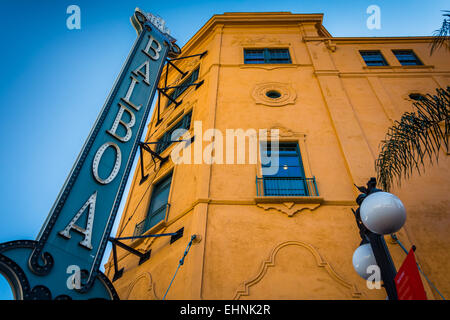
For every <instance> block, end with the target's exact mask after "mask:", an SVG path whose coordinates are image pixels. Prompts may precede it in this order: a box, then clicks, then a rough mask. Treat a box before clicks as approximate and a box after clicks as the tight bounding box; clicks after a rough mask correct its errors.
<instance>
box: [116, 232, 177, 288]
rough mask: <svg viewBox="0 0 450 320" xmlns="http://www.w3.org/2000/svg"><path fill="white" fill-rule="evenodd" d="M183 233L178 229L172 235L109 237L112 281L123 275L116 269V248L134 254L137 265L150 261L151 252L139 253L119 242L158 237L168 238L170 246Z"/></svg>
mask: <svg viewBox="0 0 450 320" xmlns="http://www.w3.org/2000/svg"><path fill="white" fill-rule="evenodd" d="M183 233H184V227H183V228H181V229H179V230H178V231H176V232H172V233H161V234H148V235H144V236H132V237H121V238H113V237H109V241H110V242H111V243H112V252H113V262H114V276H113V281H116V280H117V279H119V278H120V277H122V275H123V269H124V268H121V269H119V268H118V261H117V248H116V247H117V246H119V247H121V248H122V249H124V250H126V251H128V252H129V253H131V254H134V255H135V256H138V257H139V265H141V264H142V263H144V262H145V261H147V260H148V259H150V255H151V252H152V250H148V251H147V252H144V253H143V252H140V251H138V250H136V249H134V248H132V247H130V246H128V245H126V244H124V243H123V242H120V241H119V240H132V239H143V238H158V237H168V236H169V237H170V244H172V243H174V242H175V241H177V240H178V239H180V238H181V237H182V236H183Z"/></svg>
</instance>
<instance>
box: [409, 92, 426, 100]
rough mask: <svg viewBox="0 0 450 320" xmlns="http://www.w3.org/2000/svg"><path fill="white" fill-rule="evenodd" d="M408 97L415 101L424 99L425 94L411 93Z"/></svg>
mask: <svg viewBox="0 0 450 320" xmlns="http://www.w3.org/2000/svg"><path fill="white" fill-rule="evenodd" d="M409 98H410V99H412V100H416V101H423V100H426V98H425V96H424V95H423V94H420V93H411V94H410V95H409Z"/></svg>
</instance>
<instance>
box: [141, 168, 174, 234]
mask: <svg viewBox="0 0 450 320" xmlns="http://www.w3.org/2000/svg"><path fill="white" fill-rule="evenodd" d="M171 182H172V174H170V175H168V176H167V177H165V178H164V179H162V180H161V181H159V182H158V183H157V184H155V186H154V188H153V192H152V197H151V199H150V206H149V208H148V213H147V218H146V219H145V222H144V229H143V232H142V233H144V232H145V231H147V230H149V229H151V228H152V227H154V226H155V225H156V224H158V223H159V222H160V221H162V220H164V218H165V217H166V209H167V205H168V200H169V191H170V184H171Z"/></svg>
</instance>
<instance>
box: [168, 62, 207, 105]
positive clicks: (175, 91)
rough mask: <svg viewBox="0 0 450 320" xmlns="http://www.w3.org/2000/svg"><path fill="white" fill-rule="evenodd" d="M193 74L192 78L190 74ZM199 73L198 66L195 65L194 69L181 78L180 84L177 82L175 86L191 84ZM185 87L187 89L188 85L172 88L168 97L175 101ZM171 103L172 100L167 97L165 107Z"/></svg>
mask: <svg viewBox="0 0 450 320" xmlns="http://www.w3.org/2000/svg"><path fill="white" fill-rule="evenodd" d="M194 74H195V77H194V78H195V79H193V80H192V76H193V75H194ZM199 75H200V66H197V67H195V68H194V70H193V71H192V72H191V73H190V74H189V76H187V77H186V78H185V79H183V81H182V82H181V83H180V84H178V85H177V86H184V85H187V84H192V83H194V82H195V81H197V80H198V77H199ZM188 82H189V83H188ZM187 89H189V87H188V86H186V87H183V88H175V89H172V92H171V93H169V94H168V96H169V97H170V98H172V100H175V101H176V99H177V98H178V97H179V96H181V95H182V94H183V93H184V92H185V91H186V90H187ZM172 103H173V102H172V101H171V100H170V99H169V98H167V104H166V108H167V107H169V106H170V105H171V104H172Z"/></svg>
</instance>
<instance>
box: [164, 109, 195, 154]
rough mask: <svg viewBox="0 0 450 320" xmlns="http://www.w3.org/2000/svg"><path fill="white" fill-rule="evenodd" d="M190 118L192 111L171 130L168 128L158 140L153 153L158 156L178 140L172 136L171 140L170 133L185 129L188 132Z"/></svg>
mask: <svg viewBox="0 0 450 320" xmlns="http://www.w3.org/2000/svg"><path fill="white" fill-rule="evenodd" d="M191 118H192V111H189V113H187V114H186V115H184V116H183V118H181V119H180V121H178V122H177V123H176V124H175V125H174V126H173V127H172V128H170V129H169V130H168V131H167V132H166V133H164V135H163V136H162V137H161V138H160V139H159V140H158V142H159V143H158V144H157V147H156V150H155V152H156V153H158V154H160V153H161V152H163V151H164V150H166V149H167V148H168V147H169V146H170V145H171V144H172V141H173V140H176V139H178V138H179V137H180V136H174V137H173V139H172V133H173V132H174V131H175V130H177V129H186V130H189V128H190V127H191Z"/></svg>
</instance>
